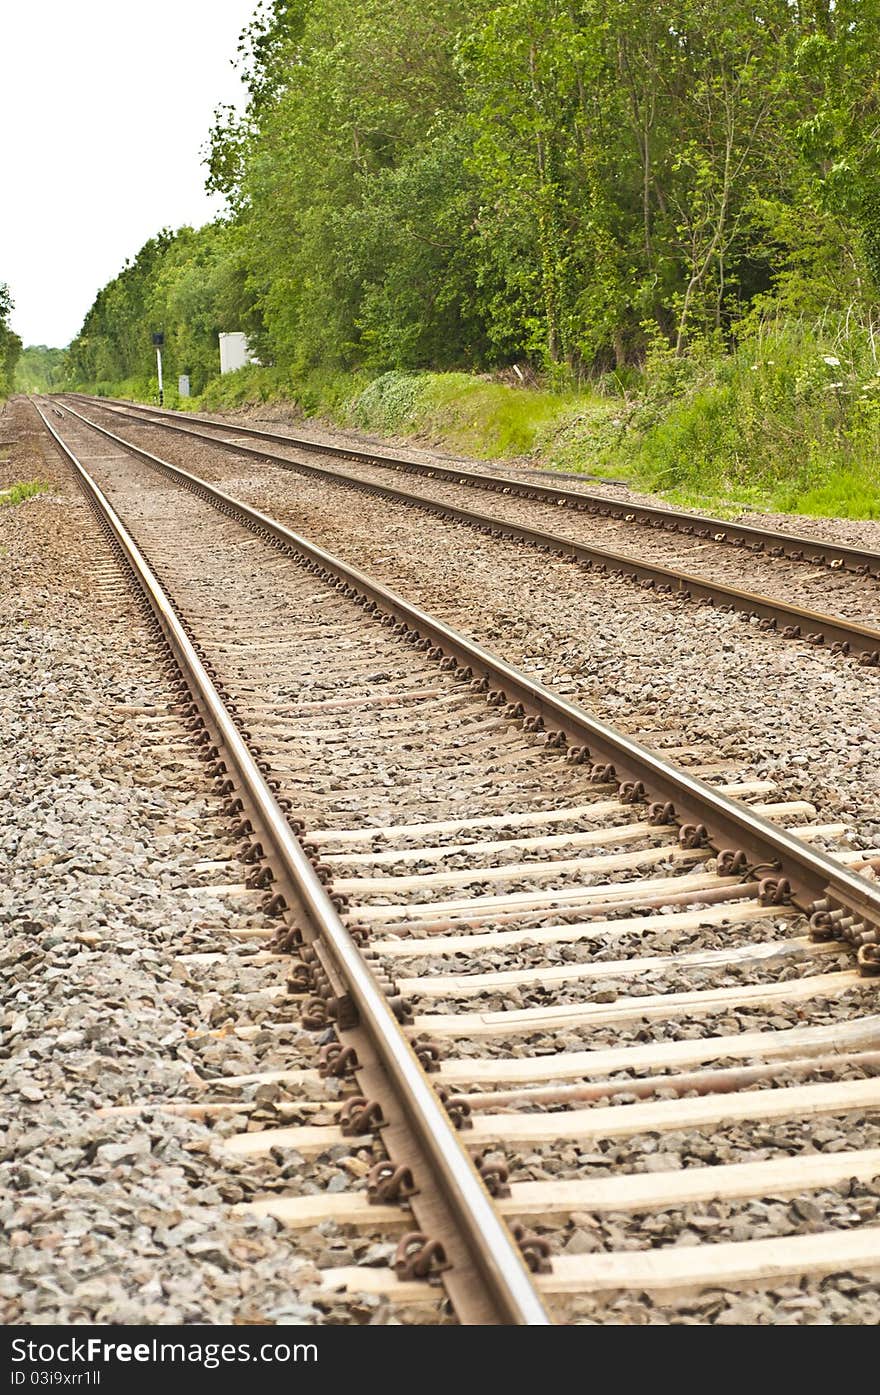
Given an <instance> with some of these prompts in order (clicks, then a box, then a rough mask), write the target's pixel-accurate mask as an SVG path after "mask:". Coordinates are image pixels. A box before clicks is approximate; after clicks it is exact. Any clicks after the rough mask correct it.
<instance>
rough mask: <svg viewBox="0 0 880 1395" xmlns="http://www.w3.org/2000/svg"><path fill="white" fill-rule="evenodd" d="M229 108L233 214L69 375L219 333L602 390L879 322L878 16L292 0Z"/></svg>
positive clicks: (562, 2) (850, 11)
mask: <svg viewBox="0 0 880 1395" xmlns="http://www.w3.org/2000/svg"><path fill="white" fill-rule="evenodd" d="M240 58H241V63H242V69H243V73H244V77H245V81H246V84H247V90H248V93H249V102H248V105H247V109H246V111H245V112H244V114H243V115H241V116H235V115H234V114H233V113H231V112H228V111H220V112H218V114H217V118H216V122H215V126H214V129H213V132H212V134H211V139H210V144H209V149H208V153H207V162H208V171H209V187H210V188H212V189H213V190H215V191H220V192H221V193H222V194H224V195H225V196H226V198H227V200H228V214H227V216H226V217H225V218H224V219H223V220H221V221H219V222H218V223H216V224H214V225H211V226H208V227H206V228H202V229H201V230H198V231H193V230H192V229H188V228H186V229H183V230H181V231H180V232H178V233H177V234H171V233H169V232H163V233H160V234H159V235H158V236H157V237H155V238H153V239H152V240H151V241H150V242H148V243H147V245H146V246H145V247H144V248H143V249H142V251H141V252H140V253H139V255H138V256H137V258H136V259H135V260H134V261H133V262H132V263H131V264H129V265H127V266H126V267H125V269H124V270H123V271H122V272H121V273H120V275H119V276H117V277H116V278H115V279H114V280H113V281H111V282H110V283H109V285H107V286H106V287H105V288H104V289H103V290H102V291H101V292H100V294H99V295H98V298H97V300H96V301H95V304H94V306H93V307H92V309H91V310H90V311H89V314H88V316H87V317H86V320H85V323H84V325H83V328H82V330H81V332H80V334H79V335H78V337H77V338H76V340H75V341H74V343H73V345H72V347H71V350H70V361H69V373H70V376H71V379H72V380H76V381H80V382H83V383H85V382H88V383H91V384H96V383H100V382H101V381H102V380H106V381H107V382H118V381H120V380H122V379H126V378H133V377H136V376H138V375H146V374H149V372H150V371H151V365H152V350H151V346H150V337H149V334H150V330H151V329H162V330H164V332H165V335H166V348H167V366H168V369H169V372H175V371H182V372H183V371H185V372H189V374H190V376H191V378H192V382H193V388H194V390H195V391H198V390H199V389H200V387H201V386H202V385H203V384H204V382H205V381H206V380H207V379H208V378H209V377H212V376H213V375H214V374H215V373H216V371H217V333H218V331H221V330H226V329H241V330H244V331H246V332H247V333H248V334H249V336H250V338H251V341H252V344H253V346H254V348H255V349H256V352H257V353H258V354H259V357H260V359H261V360H262V361H263V362H264V363H266V364H275V365H278V366H280V367H282V368H284V369H287V370H290V372H291V373H296V372H304V371H307V370H309V369H311V368H313V367H314V366H316V365H320V366H321V367H325V368H328V369H349V368H366V369H368V370H375V371H379V370H383V369H387V368H421V367H429V366H430V367H439V368H450V367H465V368H476V369H485V368H491V367H496V366H499V365H504V364H506V363H511V362H516V361H518V362H520V363H524V362H525V361H528V362H530V363H532V364H533V365H534V366H535V367H536V368H538V369H540V370H542V371H543V372H545V373H548V374H550V376H551V377H552V376H554V375H555V376H557V377H558V378H560V379H563V378H568V379H569V380H571V379H572V378H573V379H575V380H580V379H582V378H583V377H585V376H590V375H595V374H597V373H602V372H607V371H613V370H616V371H618V372H624V373H625V372H626V370H627V367H628V365H631V364H633V363H639V362H641V361H642V359H643V358H644V355H645V353H646V351H648V350H656V348H657V346H658V345H664V346H668V348H669V349H670V350H671V351H672V352H673V353H675V354H685V353H690V352H692V351H694V350H695V349H696V348H699V350H700V352H703V353H705V351H706V349H707V347H708V348H709V349H710V350H711V351H712V352H716V351H718V350H721V349H723V348H729V347H731V346H732V345H733V344H734V343H735V342H736V341H737V339H738V338H741V337H742V336H743V335H744V334H746V335H747V334H748V333H749V332H750V330H752V329H754V328H755V326H756V325H757V324H758V323H759V322H760V321H762V320H766V319H767V318H768V317H769V316H770V315H771V314H772V315H773V316H774V317H775V318H776V319H777V320H778V318H779V316H780V315H781V316H783V317H785V316H789V315H790V316H792V317H816V316H821V315H825V314H827V313H829V312H831V313H832V314H837V315H843V316H846V315H848V314H849V315H851V316H854V317H856V318H858V319H859V320H860V322H861V323H862V324H863V325H864V324H868V323H870V318H871V312H872V308H873V307H874V306H875V304H876V301H877V297H878V286H880V153H878V150H880V147H878V132H880V0H804V3H798V2H797V0H752V2H751V3H746V0H501V3H489V0H454V2H453V0H434V3H432V4H430V5H426V4H425V3H424V0H269V2H268V3H264V5H263V6H262V7H261V9H260V10H259V11H258V12H257V16H256V18H255V20H254V22H253V23H252V25H251V26H250V28H249V29H248V30H247V31H246V32H245V35H244V36H243V39H242V44H241V48H240Z"/></svg>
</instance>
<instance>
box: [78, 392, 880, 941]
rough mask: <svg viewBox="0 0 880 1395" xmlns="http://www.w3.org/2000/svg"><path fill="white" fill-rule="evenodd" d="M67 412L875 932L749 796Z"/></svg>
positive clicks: (825, 862)
mask: <svg viewBox="0 0 880 1395" xmlns="http://www.w3.org/2000/svg"><path fill="white" fill-rule="evenodd" d="M65 410H66V411H69V412H70V413H71V415H72V416H74V417H76V418H77V419H78V420H79V421H81V422H83V423H84V424H85V425H86V426H89V427H91V429H92V430H95V431H97V432H98V433H99V434H100V435H102V436H104V437H105V438H106V439H108V440H111V441H113V442H115V443H116V444H117V445H118V446H120V447H121V448H122V450H123V451H127V452H129V453H130V454H132V455H135V456H137V457H138V458H139V459H141V460H144V461H146V462H147V463H148V464H150V465H153V466H155V467H156V468H157V469H160V470H162V471H164V472H166V473H167V474H169V475H170V476H171V477H172V478H174V479H177V480H178V481H180V482H181V483H183V484H185V485H186V486H187V487H189V488H191V489H193V490H195V491H196V492H197V493H198V494H199V495H201V497H203V498H205V499H207V500H210V501H211V502H212V503H214V504H216V505H217V507H218V508H220V509H221V510H222V511H223V512H226V513H229V514H231V515H235V516H238V518H239V519H241V520H244V521H245V522H246V523H247V525H248V526H249V527H251V528H252V529H253V530H254V531H256V532H257V533H258V534H259V535H260V536H262V537H265V538H267V539H272V540H274V541H275V542H276V543H277V544H278V545H279V546H280V547H282V548H284V549H286V550H289V551H293V552H294V553H295V554H296V555H298V556H300V557H302V558H305V559H308V561H309V562H310V563H311V564H313V565H314V566H315V568H316V569H317V570H318V571H320V572H322V573H324V574H326V575H327V577H328V578H329V577H333V578H335V579H336V585H337V586H338V587H339V589H341V590H344V591H345V593H346V594H348V595H349V596H351V597H352V598H353V599H356V600H358V601H359V602H360V603H361V604H363V605H366V606H369V607H371V608H373V609H378V610H381V611H384V612H386V613H387V614H388V615H389V616H393V617H394V618H395V619H396V620H397V621H398V622H399V624H398V628H399V630H400V632H401V634H405V636H406V638H407V640H408V641H410V642H412V643H418V642H421V643H422V644H423V646H425V645H426V644H427V643H428V642H429V641H430V644H431V652H432V653H433V655H434V657H435V658H438V659H439V658H441V657H443V658H444V660H445V662H446V663H447V664H450V663H451V660H453V659H454V660H455V661H456V664H457V665H458V676H459V677H460V678H461V679H469V680H471V681H472V683H473V684H474V685H475V686H476V687H479V688H480V689H481V690H483V691H486V690H487V689H488V690H489V691H488V694H487V700H488V701H489V702H490V703H493V704H494V705H496V706H502V705H507V706H508V711H509V715H511V716H517V715H518V712H517V709H519V710H520V711H521V712H524V711H528V712H529V713H531V714H534V716H535V717H538V718H540V720H541V722H542V723H543V724H544V725H545V726H547V727H548V728H549V729H550V732H551V735H550V737H548V739H552V740H553V741H554V742H555V744H557V745H560V746H562V745H567V746H568V747H569V752H568V754H569V757H570V758H571V759H574V760H577V761H579V762H580V761H583V760H585V759H589V760H591V761H592V762H594V763H595V765H596V769H597V770H598V771H600V772H602V773H603V778H604V780H605V781H606V782H607V781H609V780H616V781H620V782H621V784H623V785H627V784H629V785H630V787H631V789H633V788H634V789H635V791H636V792H639V793H640V794H644V796H645V797H647V798H649V799H652V800H654V801H657V802H659V803H660V804H670V805H671V806H672V809H671V810H670V811H669V812H668V817H669V818H671V819H673V820H674V821H675V822H677V823H679V824H680V825H682V826H684V825H686V824H688V823H690V824H692V825H694V826H695V827H696V828H697V829H698V830H699V829H700V826H702V828H703V829H704V830H705V834H706V836H707V838H708V840H709V841H710V842H711V843H712V844H713V846H714V847H715V848H716V849H718V850H719V851H724V850H728V849H729V850H730V851H732V852H742V853H744V854H745V857H746V859H747V861H748V863H749V864H750V865H751V866H752V867H755V866H758V867H762V866H766V865H767V864H768V863H770V864H772V865H774V866H775V867H776V868H778V870H779V872H780V873H781V874H782V876H783V877H784V878H786V879H787V880H788V881H789V882H790V884H791V894H792V898H793V900H794V901H795V903H796V904H797V905H799V906H800V907H801V909H803V910H804V911H805V912H807V913H814V912H817V911H818V912H820V913H824V912H825V911H826V910H827V906H828V904H829V903H830V904H832V905H833V906H834V907H836V908H839V909H842V910H843V911H844V912H847V913H849V915H850V918H852V917H855V918H856V922H857V923H862V922H864V923H866V925H867V926H868V927H872V928H873V929H874V931H875V933H876V930H877V927H880V887H878V886H876V885H874V884H873V883H871V882H869V881H867V880H866V879H865V878H864V877H861V876H859V875H858V874H857V873H855V872H851V871H850V870H849V869H848V868H846V867H844V866H842V865H841V864H840V863H838V862H835V861H834V859H833V858H831V857H829V856H828V855H827V854H826V853H824V852H822V851H820V850H819V849H817V848H813V847H811V846H810V845H809V844H807V843H805V842H803V841H802V840H801V839H800V838H798V837H797V836H796V835H794V834H792V833H789V832H787V831H786V830H785V829H783V828H779V827H777V825H775V824H773V823H771V822H770V821H769V820H768V819H765V818H763V817H762V816H761V815H760V814H757V813H756V812H755V811H754V810H753V809H751V808H750V807H749V806H748V805H747V804H741V803H740V802H739V801H737V800H734V799H731V798H729V797H728V796H726V795H724V794H721V793H719V791H717V790H715V789H712V787H711V786H710V785H707V784H705V783H704V782H703V781H702V780H699V779H697V778H696V777H695V776H693V775H689V774H688V773H687V772H686V771H684V770H679V769H678V768H677V767H676V766H673V765H671V764H670V763H669V762H668V761H665V760H664V759H663V758H662V757H661V756H660V755H658V754H656V753H655V752H654V751H651V750H649V749H648V748H647V747H645V746H642V745H641V744H640V743H638V742H636V741H634V740H632V738H631V737H628V736H626V735H624V734H623V733H621V732H619V731H616V730H615V729H614V728H613V727H611V726H608V725H607V724H606V723H604V722H601V721H600V720H599V719H598V718H596V717H593V716H591V715H590V714H589V713H588V712H587V711H586V710H585V709H584V708H582V707H580V706H578V705H577V704H575V703H572V702H569V701H568V700H567V699H566V698H563V697H560V696H559V695H557V694H556V693H554V692H552V691H551V690H550V689H549V688H545V687H544V686H543V685H542V684H539V683H536V682H535V681H534V680H533V679H530V678H528V677H526V675H525V674H523V673H521V672H519V670H517V669H515V668H514V667H513V666H512V665H510V664H508V663H507V662H506V661H505V660H503V659H501V658H499V657H498V656H496V655H494V654H492V653H490V652H489V651H488V650H486V649H484V648H483V647H482V646H481V645H479V644H477V643H476V642H475V641H473V640H471V639H468V638H466V637H465V636H464V635H462V634H460V633H459V632H458V631H457V630H454V629H452V628H451V627H450V626H448V625H445V624H444V623H443V622H442V621H440V620H437V619H435V618H434V617H433V616H430V615H428V614H426V613H425V612H424V611H422V610H420V609H418V607H416V606H414V605H412V604H411V603H410V602H409V601H406V600H405V599H403V597H401V596H399V595H397V594H396V593H395V592H393V591H391V590H389V588H388V587H386V586H384V585H383V584H382V583H381V582H379V581H376V580H374V579H373V578H371V577H369V576H367V575H366V574H365V573H363V572H361V571H359V570H358V569H357V568H355V567H352V566H350V565H349V564H348V563H347V562H344V561H342V560H341V559H340V558H338V557H335V556H333V555H332V554H331V553H329V552H327V551H325V550H324V549H323V548H321V547H319V546H317V544H315V543H312V542H310V541H309V540H308V539H307V538H304V537H302V536H300V535H299V534H297V533H294V532H293V531H292V530H291V529H289V528H286V527H285V526H284V525H283V524H281V523H278V522H276V520H275V519H273V518H270V517H269V516H268V515H266V514H264V513H261V512H260V511H259V510H257V509H254V508H252V507H251V506H250V505H249V504H245V503H243V502H242V501H241V500H238V499H235V498H234V497H233V496H231V495H229V494H226V493H224V491H223V490H221V489H218V488H217V487H216V485H213V484H210V483H209V482H208V481H206V480H202V479H200V478H199V476H197V475H193V474H191V473H190V472H189V471H187V470H184V469H182V468H181V467H180V466H178V465H172V464H171V463H170V462H169V461H166V460H163V459H162V458H161V457H160V456H157V455H153V454H152V452H150V451H147V450H145V449H144V448H143V447H141V446H133V445H132V444H131V443H130V442H128V441H125V440H123V439H122V438H121V437H119V436H116V435H115V434H114V433H113V432H112V431H110V430H108V429H107V427H104V426H99V425H97V424H96V423H94V422H90V421H89V420H88V419H87V418H86V417H83V416H82V415H81V414H80V413H79V412H76V411H74V410H73V409H72V408H70V407H66V408H65ZM493 685H497V686H493ZM511 709H513V710H511ZM628 793H629V791H628Z"/></svg>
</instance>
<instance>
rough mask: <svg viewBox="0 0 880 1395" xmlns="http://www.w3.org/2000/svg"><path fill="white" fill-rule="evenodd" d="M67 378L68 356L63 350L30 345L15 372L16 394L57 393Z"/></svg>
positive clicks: (42, 345) (24, 350)
mask: <svg viewBox="0 0 880 1395" xmlns="http://www.w3.org/2000/svg"><path fill="white" fill-rule="evenodd" d="M66 377H67V355H66V354H65V352H64V350H63V349H50V348H48V347H47V346H46V345H45V344H29V345H28V346H27V347H26V348H24V349H22V351H21V354H20V355H19V359H18V365H17V367H16V370H15V390H16V392H56V391H57V390H58V389H59V388H60V387H61V386H62V385H63V384H64V382H65V380H66Z"/></svg>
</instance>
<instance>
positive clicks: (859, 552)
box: [69, 393, 880, 577]
mask: <svg viewBox="0 0 880 1395" xmlns="http://www.w3.org/2000/svg"><path fill="white" fill-rule="evenodd" d="M69 395H70V396H74V397H79V398H81V399H82V400H83V401H86V402H94V401H95V400H96V399H95V398H90V397H88V396H87V395H86V394H85V393H71V394H69ZM100 401H101V402H102V403H104V402H112V403H114V404H115V405H116V406H117V407H121V408H124V409H126V410H131V409H132V408H134V407H136V408H137V410H138V411H140V412H146V413H148V414H149V415H151V416H155V417H169V418H170V417H173V418H175V419H176V420H181V419H183V420H186V421H194V422H198V423H199V424H200V425H204V426H207V427H211V428H213V429H214V430H215V431H230V432H232V433H234V434H239V435H244V436H252V437H254V438H255V439H259V440H264V441H274V442H276V443H278V444H284V445H288V446H291V447H295V448H296V449H297V450H306V451H316V452H319V453H320V454H323V455H335V456H338V457H340V458H341V459H343V460H351V461H361V462H362V463H363V464H369V465H377V466H383V467H386V468H389V469H392V470H404V471H407V472H409V473H411V474H421V475H428V476H430V477H432V478H437V479H446V480H450V481H451V482H452V483H454V484H463V485H464V484H467V485H472V486H474V487H475V488H477V489H485V490H490V491H492V492H494V493H504V494H516V495H521V496H522V497H523V498H526V499H543V500H545V501H546V502H548V503H551V504H557V505H559V504H565V505H567V506H568V507H570V508H579V509H584V510H587V511H589V512H591V513H597V514H600V515H603V516H605V517H608V518H623V519H624V520H625V521H626V522H628V523H642V524H644V525H645V526H647V527H650V528H667V529H669V530H671V531H673V532H680V533H683V534H684V535H686V536H693V537H698V538H709V539H711V540H713V541H714V542H721V543H731V544H733V545H734V546H747V547H751V548H752V549H753V550H754V551H756V552H758V551H761V552H763V551H765V550H766V551H768V552H771V555H772V553H773V552H774V550H775V549H780V551H781V552H782V553H783V554H784V555H785V556H787V557H788V558H789V559H790V560H791V561H796V562H807V563H810V564H812V565H820V566H822V565H824V566H830V567H834V568H839V567H843V568H845V569H846V570H848V571H854V572H857V573H862V574H868V575H872V576H876V577H880V552H877V551H874V550H872V549H870V548H860V547H853V546H851V545H849V544H846V543H834V542H828V541H826V540H825V539H823V538H811V537H806V536H804V535H803V534H799V533H789V532H786V531H783V530H781V529H776V528H761V527H758V526H757V525H756V524H752V523H734V522H731V521H729V520H727V519H722V518H714V517H713V516H712V515H710V514H694V513H687V512H686V511H685V510H683V509H673V508H669V507H668V506H666V505H659V504H633V503H630V502H624V501H623V500H620V499H609V498H606V497H605V495H604V494H596V493H593V492H591V491H589V490H580V489H569V488H566V487H565V486H564V485H556V484H552V483H548V484H537V483H527V482H525V481H520V480H518V479H517V478H516V477H515V476H512V475H510V476H508V475H497V474H492V473H490V472H489V471H482V470H468V469H467V468H464V467H460V466H456V465H441V464H439V463H438V464H429V463H427V462H426V461H419V460H409V459H407V458H406V457H405V456H394V455H383V454H381V453H379V454H377V453H375V452H371V451H366V450H360V449H358V447H357V446H350V445H327V444H324V443H323V442H320V441H313V440H310V439H309V438H308V437H305V436H294V435H291V434H290V433H289V432H276V431H265V430H262V429H260V428H258V427H255V426H241V425H237V426H236V425H233V424H232V423H231V422H219V421H214V420H212V418H211V417H205V416H199V415H197V414H196V413H194V412H186V413H179V412H174V411H172V410H170V409H169V408H167V407H166V408H160V407H153V406H150V405H147V404H143V403H137V404H135V403H128V402H125V401H123V400H122V399H120V398H102V399H100ZM543 473H545V474H547V475H548V476H551V477H552V472H550V471H545V472H543ZM617 483H621V481H617ZM777 555H778V554H777Z"/></svg>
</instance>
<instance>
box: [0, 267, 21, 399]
mask: <svg viewBox="0 0 880 1395" xmlns="http://www.w3.org/2000/svg"><path fill="white" fill-rule="evenodd" d="M12 310H13V303H12V297H11V295H10V294H9V287H8V286H7V285H6V283H5V282H3V281H0V402H2V401H3V399H4V398H5V397H8V396H9V394H10V392H11V391H12V385H13V382H14V380H15V366H16V363H17V362H18V356H19V354H20V353H21V340H20V339H19V337H18V335H17V334H15V333H13V331H12V330H11V329H10V327H9V316H10V315H11V313H12Z"/></svg>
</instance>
